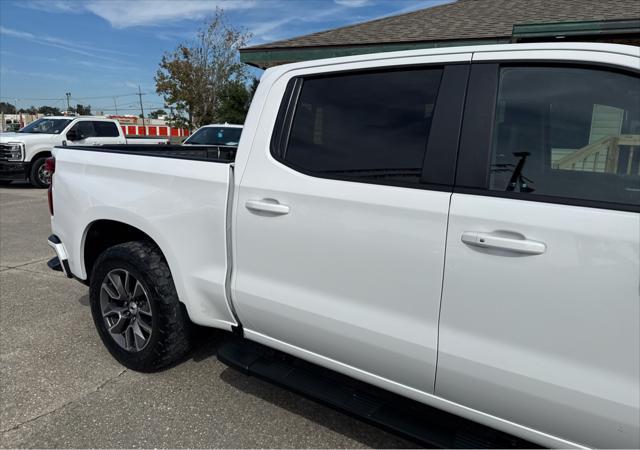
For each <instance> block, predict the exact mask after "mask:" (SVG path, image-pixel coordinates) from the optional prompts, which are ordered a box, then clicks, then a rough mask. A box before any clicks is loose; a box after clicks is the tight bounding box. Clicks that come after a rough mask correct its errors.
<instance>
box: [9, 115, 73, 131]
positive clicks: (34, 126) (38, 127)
mask: <svg viewBox="0 0 640 450" xmlns="http://www.w3.org/2000/svg"><path fill="white" fill-rule="evenodd" d="M71 120H72V119H45V118H43V119H38V120H36V121H35V122H31V123H30V124H29V125H27V126H26V127H24V128H23V129H21V130H20V131H18V133H40V134H60V133H62V130H64V129H65V128H66V126H67V125H69V122H71ZM7 123H9V122H7Z"/></svg>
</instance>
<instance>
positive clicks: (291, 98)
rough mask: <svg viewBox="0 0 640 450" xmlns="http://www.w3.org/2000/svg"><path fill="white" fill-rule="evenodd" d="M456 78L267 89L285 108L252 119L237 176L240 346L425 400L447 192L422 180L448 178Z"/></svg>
mask: <svg viewBox="0 0 640 450" xmlns="http://www.w3.org/2000/svg"><path fill="white" fill-rule="evenodd" d="M469 56H470V55H464V54H461V55H457V57H458V58H459V60H460V61H468V60H469ZM424 59H425V62H430V61H432V60H433V59H434V57H431V59H429V58H424ZM342 69H344V66H343V67H342ZM328 70H330V69H328ZM467 71H468V66H467V65H466V64H460V65H457V66H450V67H446V68H445V67H444V66H443V65H442V64H441V63H440V64H438V63H432V64H425V65H419V66H414V67H405V68H402V69H397V68H396V69H380V68H377V69H376V68H373V69H371V68H368V69H366V70H363V68H362V67H359V68H358V70H354V71H342V72H339V73H325V74H322V75H314V76H308V77H306V76H304V75H300V76H294V77H293V78H291V77H290V79H289V80H283V81H282V84H281V85H278V84H276V86H274V87H273V88H272V91H271V92H278V89H280V91H284V90H285V86H287V87H286V93H285V95H284V101H283V103H282V105H281V107H280V110H279V111H278V109H277V106H276V107H274V111H272V112H269V111H268V108H267V111H266V112H264V113H263V114H262V117H261V126H262V125H264V127H263V128H264V129H265V130H264V131H259V133H258V135H257V136H256V138H255V140H254V143H253V147H252V153H251V155H250V157H249V161H248V163H247V166H246V169H245V171H244V173H243V174H239V176H241V181H240V186H239V192H238V196H237V204H236V208H237V223H236V225H237V226H236V235H235V248H236V253H235V257H236V260H235V264H236V266H235V276H234V280H233V288H234V291H233V298H234V304H235V306H236V309H237V311H238V314H239V317H240V319H241V321H242V323H243V326H244V330H245V335H246V336H248V337H249V338H251V339H254V340H257V341H262V342H264V343H267V344H269V345H271V346H274V347H280V348H284V349H285V350H289V351H293V352H294V353H295V351H294V350H296V349H297V350H300V353H298V355H299V356H303V357H307V358H309V359H313V358H314V357H319V358H322V359H323V361H325V362H326V361H329V360H331V361H332V362H333V363H334V365H333V366H334V367H335V368H337V369H338V370H343V371H344V372H346V373H349V374H350V375H354V376H361V375H363V374H364V375H363V376H364V377H365V378H366V377H369V378H367V379H368V380H369V381H373V382H375V379H373V378H375V377H381V378H382V379H385V380H392V381H393V382H395V383H399V384H401V385H403V386H409V387H411V388H414V389H419V390H421V391H423V392H432V391H433V386H434V374H435V367H436V350H437V325H438V313H439V309H440V292H441V286H442V269H443V261H444V249H445V237H446V229H447V215H448V210H449V199H450V196H451V188H450V186H447V182H448V181H445V182H444V183H443V184H442V185H435V184H429V182H428V181H429V180H428V177H426V176H425V174H427V173H431V172H436V173H437V174H438V175H442V173H443V172H446V173H451V172H452V167H453V162H452V161H451V160H446V161H445V160H443V158H440V157H438V156H436V153H437V154H439V153H440V152H442V151H451V152H452V153H451V154H453V155H454V158H455V143H454V144H453V145H450V144H451V142H450V139H448V138H449V137H451V136H453V137H454V138H455V139H457V133H458V131H459V129H458V127H459V118H460V117H459V112H460V110H461V109H462V102H461V99H462V98H463V96H464V88H465V84H466V76H467ZM287 81H288V83H287ZM436 98H438V104H436ZM276 115H277V120H276ZM274 121H275V122H276V127H275V131H274V133H273V134H272V133H271V130H272V129H273V126H272V124H273V122H274ZM436 122H439V123H438V125H436ZM445 122H446V124H447V126H444V124H445ZM259 128H260V127H259ZM456 142H457V141H456ZM427 143H429V145H427ZM425 149H426V156H425ZM432 153H433V155H432ZM445 159H446V158H445ZM443 166H444V167H443ZM440 169H442V170H440ZM354 369H356V370H354Z"/></svg>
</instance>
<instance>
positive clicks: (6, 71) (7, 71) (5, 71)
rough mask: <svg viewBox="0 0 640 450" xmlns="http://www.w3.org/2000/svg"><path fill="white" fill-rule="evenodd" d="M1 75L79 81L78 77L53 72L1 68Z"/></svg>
mask: <svg viewBox="0 0 640 450" xmlns="http://www.w3.org/2000/svg"><path fill="white" fill-rule="evenodd" d="M0 73H2V74H5V75H9V74H13V75H20V76H21V77H22V76H27V77H34V78H49V79H51V80H58V81H67V82H72V81H77V80H78V78H77V77H74V76H70V75H63V74H56V73H51V72H25V71H22V70H13V69H7V68H5V67H2V68H0Z"/></svg>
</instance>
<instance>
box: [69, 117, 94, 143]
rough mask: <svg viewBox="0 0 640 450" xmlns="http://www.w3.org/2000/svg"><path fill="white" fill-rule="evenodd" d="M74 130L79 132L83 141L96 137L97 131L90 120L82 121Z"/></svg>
mask: <svg viewBox="0 0 640 450" xmlns="http://www.w3.org/2000/svg"><path fill="white" fill-rule="evenodd" d="M72 129H73V130H75V131H77V132H78V133H79V134H80V135H81V136H82V138H83V139H85V138H92V137H95V136H96V130H95V128H94V127H93V122H91V121H89V120H81V121H80V122H78V123H76V124H75V125H74V126H73V128H72Z"/></svg>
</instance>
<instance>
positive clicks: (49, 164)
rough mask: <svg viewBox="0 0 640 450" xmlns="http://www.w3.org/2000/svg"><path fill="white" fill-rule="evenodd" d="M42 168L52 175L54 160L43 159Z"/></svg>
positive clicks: (52, 158)
mask: <svg viewBox="0 0 640 450" xmlns="http://www.w3.org/2000/svg"><path fill="white" fill-rule="evenodd" d="M44 168H45V170H47V171H48V172H50V173H51V175H53V173H54V172H55V171H56V158H55V157H53V156H52V157H51V158H47V159H45V161H44Z"/></svg>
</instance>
